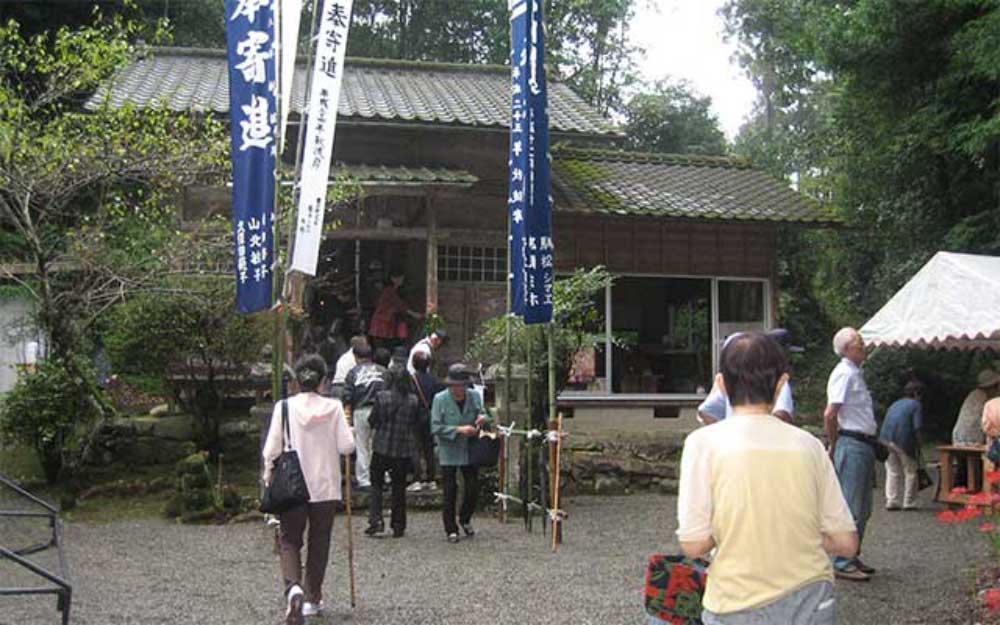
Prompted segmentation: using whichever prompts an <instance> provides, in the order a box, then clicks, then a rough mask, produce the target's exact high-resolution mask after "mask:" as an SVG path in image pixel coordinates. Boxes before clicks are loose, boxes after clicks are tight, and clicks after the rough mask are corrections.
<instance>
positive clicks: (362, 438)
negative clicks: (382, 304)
mask: <svg viewBox="0 0 1000 625" xmlns="http://www.w3.org/2000/svg"><path fill="white" fill-rule="evenodd" d="M354 357H355V358H356V359H357V361H358V364H357V365H356V366H355V367H354V368H353V369H351V371H350V373H348V374H347V378H346V379H345V380H344V394H343V397H342V398H341V400H342V401H343V402H344V409H345V410H347V414H349V415H350V417H351V423H352V425H354V437H355V439H356V440H355V442H356V443H357V450H358V458H357V462H356V463H355V466H356V468H357V471H356V475H357V478H358V490H360V491H366V490H367V489H368V488H370V487H371V476H370V475H369V472H368V467H369V464H370V462H371V436H372V430H371V426H370V425H369V423H368V418H369V416H370V415H371V412H372V406H374V404H375V395H376V394H377V393H378V392H379V391H381V390H382V389H383V388H385V383H386V378H387V376H388V371H387V370H386V368H385V367H383V366H382V365H380V364H377V363H374V362H372V349H371V347H369V346H368V345H359V346H355V347H354Z"/></svg>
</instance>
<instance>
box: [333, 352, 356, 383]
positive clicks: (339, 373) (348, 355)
mask: <svg viewBox="0 0 1000 625" xmlns="http://www.w3.org/2000/svg"><path fill="white" fill-rule="evenodd" d="M356 366H358V359H357V358H355V357H354V351H353V350H350V349H349V350H347V351H346V352H344V353H343V354H342V355H341V356H340V358H338V359H337V367H336V368H335V369H334V371H333V381H332V383H333V384H343V383H344V381H345V380H346V379H347V374H348V373H350V372H351V369H353V368H354V367H356Z"/></svg>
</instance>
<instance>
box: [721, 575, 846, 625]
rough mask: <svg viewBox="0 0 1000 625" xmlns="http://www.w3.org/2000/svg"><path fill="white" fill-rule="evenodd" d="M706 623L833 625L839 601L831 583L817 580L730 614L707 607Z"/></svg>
mask: <svg viewBox="0 0 1000 625" xmlns="http://www.w3.org/2000/svg"><path fill="white" fill-rule="evenodd" d="M701 620H702V622H703V623H704V624H705V625H834V624H835V623H836V622H837V603H836V600H835V599H834V597H833V583H832V582H814V583H812V584H809V585H808V586H803V587H802V588H800V589H798V590H796V591H795V592H793V593H792V594H790V595H788V596H787V597H782V598H781V599H778V600H777V601H775V602H773V603H769V604H767V605H765V606H762V607H759V608H754V609H753V610H743V611H741V612H730V613H729V614H715V613H713V612H709V611H708V610H704V611H703V612H702V614H701Z"/></svg>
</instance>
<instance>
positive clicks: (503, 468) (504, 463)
mask: <svg viewBox="0 0 1000 625" xmlns="http://www.w3.org/2000/svg"><path fill="white" fill-rule="evenodd" d="M510 236H511V235H510V216H509V215H508V217H507V241H508V244H507V310H506V313H505V315H504V319H505V320H506V324H505V325H506V328H505V332H506V336H505V337H504V353H503V361H504V385H503V415H502V416H501V417H500V423H501V424H502V425H510V423H511V418H510V390H511V389H510V385H511V377H512V375H511V371H512V369H513V367H512V366H511V361H510V358H511V356H510V352H511V346H512V342H513V330H512V328H511V325H510V322H511V318H510V311H511V301H510V299H511V289H512V285H511V282H510V277H511V259H510ZM500 444H501V448H500V468H499V473H500V475H499V482H500V484H499V486H500V492H501V493H503V494H504V495H507V494H508V493H509V489H508V482H509V481H510V480H509V478H508V476H507V473H508V465H509V464H510V447H509V446H508V445H507V439H506V437H504V438H503V440H502V442H501V443H500ZM500 522H501V523H506V522H507V499H506V498H504V499H503V500H502V501H501V502H500Z"/></svg>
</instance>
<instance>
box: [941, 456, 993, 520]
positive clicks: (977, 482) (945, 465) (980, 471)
mask: <svg viewBox="0 0 1000 625" xmlns="http://www.w3.org/2000/svg"><path fill="white" fill-rule="evenodd" d="M937 450H938V452H939V453H940V454H941V485H940V487H939V488H938V495H937V501H940V502H941V503H951V504H960V505H966V504H967V503H969V497H971V496H972V495H975V494H976V493H979V492H981V491H984V490H986V491H988V490H990V487H989V485H988V484H986V481H985V480H984V476H985V475H986V472H987V471H990V470H992V468H993V463H991V462H990V461H989V460H987V459H986V445H941V446H939V447H938V448H937ZM960 462H964V463H965V467H966V475H967V478H966V484H965V486H966V488H967V489H968V492H967V493H963V494H956V493H952V492H951V491H952V489H953V488H955V486H956V484H955V466H956V465H957V464H958V463H960Z"/></svg>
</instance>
